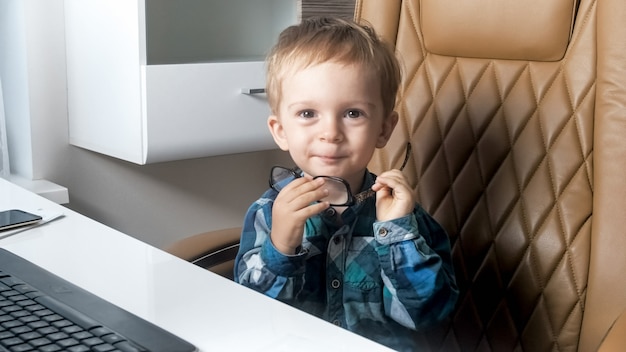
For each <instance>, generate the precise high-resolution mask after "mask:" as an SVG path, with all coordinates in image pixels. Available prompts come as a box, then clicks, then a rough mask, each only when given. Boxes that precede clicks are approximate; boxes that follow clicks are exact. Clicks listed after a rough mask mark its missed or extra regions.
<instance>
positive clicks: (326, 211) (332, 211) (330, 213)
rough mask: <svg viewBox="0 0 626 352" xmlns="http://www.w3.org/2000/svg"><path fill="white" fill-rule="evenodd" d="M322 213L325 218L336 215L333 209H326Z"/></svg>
mask: <svg viewBox="0 0 626 352" xmlns="http://www.w3.org/2000/svg"><path fill="white" fill-rule="evenodd" d="M324 213H325V214H326V216H328V217H333V216H335V214H337V211H336V210H335V208H332V207H331V208H328V209H326V210H325V211H324Z"/></svg>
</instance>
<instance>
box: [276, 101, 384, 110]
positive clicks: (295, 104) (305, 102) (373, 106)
mask: <svg viewBox="0 0 626 352" xmlns="http://www.w3.org/2000/svg"><path fill="white" fill-rule="evenodd" d="M315 103H316V102H315V101H312V100H311V101H309V100H303V101H296V102H293V103H291V104H289V105H287V108H292V107H294V106H298V105H315ZM342 105H345V106H352V105H367V106H368V107H369V108H375V107H376V104H374V103H372V102H370V101H351V102H347V103H344V104H342Z"/></svg>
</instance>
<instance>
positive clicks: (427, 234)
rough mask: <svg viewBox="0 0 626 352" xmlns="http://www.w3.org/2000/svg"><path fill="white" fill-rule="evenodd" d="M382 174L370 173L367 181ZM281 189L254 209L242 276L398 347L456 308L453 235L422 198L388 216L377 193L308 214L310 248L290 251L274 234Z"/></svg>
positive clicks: (240, 264)
mask: <svg viewBox="0 0 626 352" xmlns="http://www.w3.org/2000/svg"><path fill="white" fill-rule="evenodd" d="M375 177H376V176H375V175H374V174H371V173H369V172H368V173H366V177H365V182H364V189H368V188H370V187H371V186H372V185H373V183H374V180H375ZM276 196H277V193H276V191H274V190H272V189H270V190H268V191H267V192H265V193H264V194H263V196H262V197H261V198H260V199H259V200H257V201H256V202H255V203H253V204H252V205H251V206H250V208H249V210H248V212H247V214H246V217H245V221H244V225H243V231H242V235H241V247H240V250H239V253H238V254H237V258H236V262H235V281H237V282H239V283H241V284H242V285H245V286H247V287H250V288H252V289H254V290H256V291H259V292H262V293H264V294H265V295H267V296H270V297H273V298H276V299H278V300H280V301H283V302H285V303H288V304H290V305H292V306H294V307H297V308H299V309H301V310H304V311H306V312H309V313H311V314H314V315H316V316H318V317H320V318H322V319H325V320H328V321H330V322H333V323H335V324H337V325H340V326H342V327H345V328H347V329H348V330H351V331H353V332H355V333H358V334H360V335H363V336H365V337H367V338H370V339H372V340H375V341H377V342H379V343H381V344H384V345H387V346H389V347H391V348H394V349H396V350H406V351H415V350H416V349H419V346H415V345H414V342H413V339H412V338H411V333H412V330H421V329H425V328H428V327H431V326H433V325H434V324H436V323H438V322H440V321H442V320H443V319H445V318H446V317H447V316H448V314H449V313H450V312H451V311H452V310H453V308H454V305H455V303H456V299H457V296H458V290H457V287H456V283H455V279H454V272H453V268H452V261H451V257H450V244H449V241H448V237H447V235H446V233H445V231H444V230H443V229H442V227H441V226H440V225H439V224H438V223H437V222H436V221H435V220H434V219H433V218H431V217H430V216H429V215H428V214H427V213H426V212H425V211H424V210H423V209H422V208H421V207H420V206H419V205H416V207H415V209H414V211H413V213H412V214H410V215H407V216H405V217H402V218H399V219H395V220H392V221H381V222H378V221H376V206H375V199H374V198H375V197H371V198H369V199H367V200H366V201H365V202H364V203H361V204H358V205H355V206H352V207H349V208H348V209H346V210H345V211H344V212H343V213H342V214H341V216H339V215H337V214H336V212H334V209H332V208H330V209H328V210H327V211H326V212H324V213H322V214H320V215H317V216H314V217H312V218H310V219H308V220H307V221H306V224H305V229H304V234H303V242H302V251H301V252H300V253H298V254H296V255H284V254H282V253H280V252H279V251H278V250H276V248H274V246H273V245H272V242H271V240H270V233H271V227H272V226H271V225H272V205H273V203H274V199H275V198H276Z"/></svg>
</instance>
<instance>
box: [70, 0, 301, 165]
mask: <svg viewBox="0 0 626 352" xmlns="http://www.w3.org/2000/svg"><path fill="white" fill-rule="evenodd" d="M229 16H230V17H229ZM231 17H232V18H231ZM296 21H297V1H296V0H255V1H249V0H228V1H221V0H220V1H217V0H210V1H209V0H179V1H171V0H134V1H133V0H90V1H84V0H65V22H66V52H67V78H68V114H69V126H70V143H71V144H73V145H76V146H80V147H83V148H86V149H89V150H93V151H96V152H99V153H103V154H106V155H110V156H113V157H116V158H119V159H123V160H127V161H130V162H133V163H137V164H146V163H155V162H163V161H171V160H180V159H189V158H199V157H206V156H213V155H223V154H233V153H241V152H250V151H258V150H267V149H272V148H275V146H274V143H273V141H272V139H271V136H270V134H269V132H268V130H267V127H266V119H267V116H268V114H269V108H268V106H267V101H266V99H265V95H264V94H243V93H242V89H258V88H263V87H265V77H264V75H265V74H264V62H263V58H264V56H265V54H266V52H267V51H268V50H269V48H270V47H271V44H272V43H273V42H274V41H275V39H276V37H277V36H278V33H279V32H280V31H281V30H282V29H284V28H285V27H287V26H289V25H291V24H293V23H295V22H296Z"/></svg>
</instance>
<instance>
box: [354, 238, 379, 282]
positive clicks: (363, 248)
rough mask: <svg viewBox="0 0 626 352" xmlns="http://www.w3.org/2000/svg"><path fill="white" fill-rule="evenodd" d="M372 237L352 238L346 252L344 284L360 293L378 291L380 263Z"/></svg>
mask: <svg viewBox="0 0 626 352" xmlns="http://www.w3.org/2000/svg"><path fill="white" fill-rule="evenodd" d="M373 241H375V240H374V237H353V238H352V241H351V242H350V245H349V247H348V249H347V250H346V262H345V271H344V283H345V285H346V288H349V289H354V290H357V291H361V292H368V291H376V290H380V288H381V287H382V286H383V285H382V278H381V274H380V261H379V260H378V254H377V253H376V250H375V249H374V246H373Z"/></svg>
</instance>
